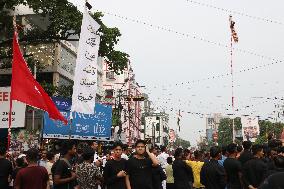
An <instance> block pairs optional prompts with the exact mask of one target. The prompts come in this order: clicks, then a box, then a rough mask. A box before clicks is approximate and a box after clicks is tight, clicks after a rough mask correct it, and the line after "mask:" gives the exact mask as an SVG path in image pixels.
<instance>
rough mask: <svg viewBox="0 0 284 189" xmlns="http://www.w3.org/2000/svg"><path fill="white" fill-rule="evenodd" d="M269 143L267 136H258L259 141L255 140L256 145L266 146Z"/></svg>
mask: <svg viewBox="0 0 284 189" xmlns="http://www.w3.org/2000/svg"><path fill="white" fill-rule="evenodd" d="M265 142H267V137H266V136H261V135H260V136H258V137H257V139H256V140H255V144H264V143H265Z"/></svg>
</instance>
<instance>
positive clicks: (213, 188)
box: [200, 146, 226, 189]
mask: <svg viewBox="0 0 284 189" xmlns="http://www.w3.org/2000/svg"><path fill="white" fill-rule="evenodd" d="M210 156H211V159H210V161H209V162H207V163H205V164H204V165H203V167H202V169H201V173H200V181H201V183H202V184H203V185H205V187H206V189H224V188H225V187H226V182H225V170H224V167H222V166H221V165H220V164H219V163H218V160H219V159H221V149H220V148H219V147H218V146H213V147H211V148H210Z"/></svg>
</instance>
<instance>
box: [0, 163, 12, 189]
mask: <svg viewBox="0 0 284 189" xmlns="http://www.w3.org/2000/svg"><path fill="white" fill-rule="evenodd" d="M12 172H13V167H12V163H11V162H10V161H9V160H7V159H4V158H0V188H1V189H8V188H9V183H8V177H9V175H12Z"/></svg>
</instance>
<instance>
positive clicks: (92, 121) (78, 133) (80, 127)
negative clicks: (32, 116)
mask: <svg viewBox="0 0 284 189" xmlns="http://www.w3.org/2000/svg"><path fill="white" fill-rule="evenodd" d="M53 101H54V102H55V104H56V105H57V107H58V109H59V110H60V112H61V113H62V114H63V115H64V117H66V118H67V119H68V120H69V117H70V107H71V100H67V99H62V98H53ZM111 124H112V106H109V105H102V104H99V103H96V106H95V114H81V113H74V114H73V120H72V123H70V121H69V123H68V124H67V125H64V124H63V123H62V122H60V121H54V120H52V119H50V118H49V117H48V114H47V113H45V114H44V129H43V138H58V139H68V138H69V137H70V138H71V139H79V140H109V139H110V137H111Z"/></svg>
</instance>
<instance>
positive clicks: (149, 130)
mask: <svg viewBox="0 0 284 189" xmlns="http://www.w3.org/2000/svg"><path fill="white" fill-rule="evenodd" d="M143 119H144V120H145V121H144V125H143V126H144V133H143V135H144V139H145V140H147V141H151V143H152V144H155V145H158V146H160V145H168V141H169V115H168V114H166V113H165V112H151V113H147V114H145V113H144V115H143Z"/></svg>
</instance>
